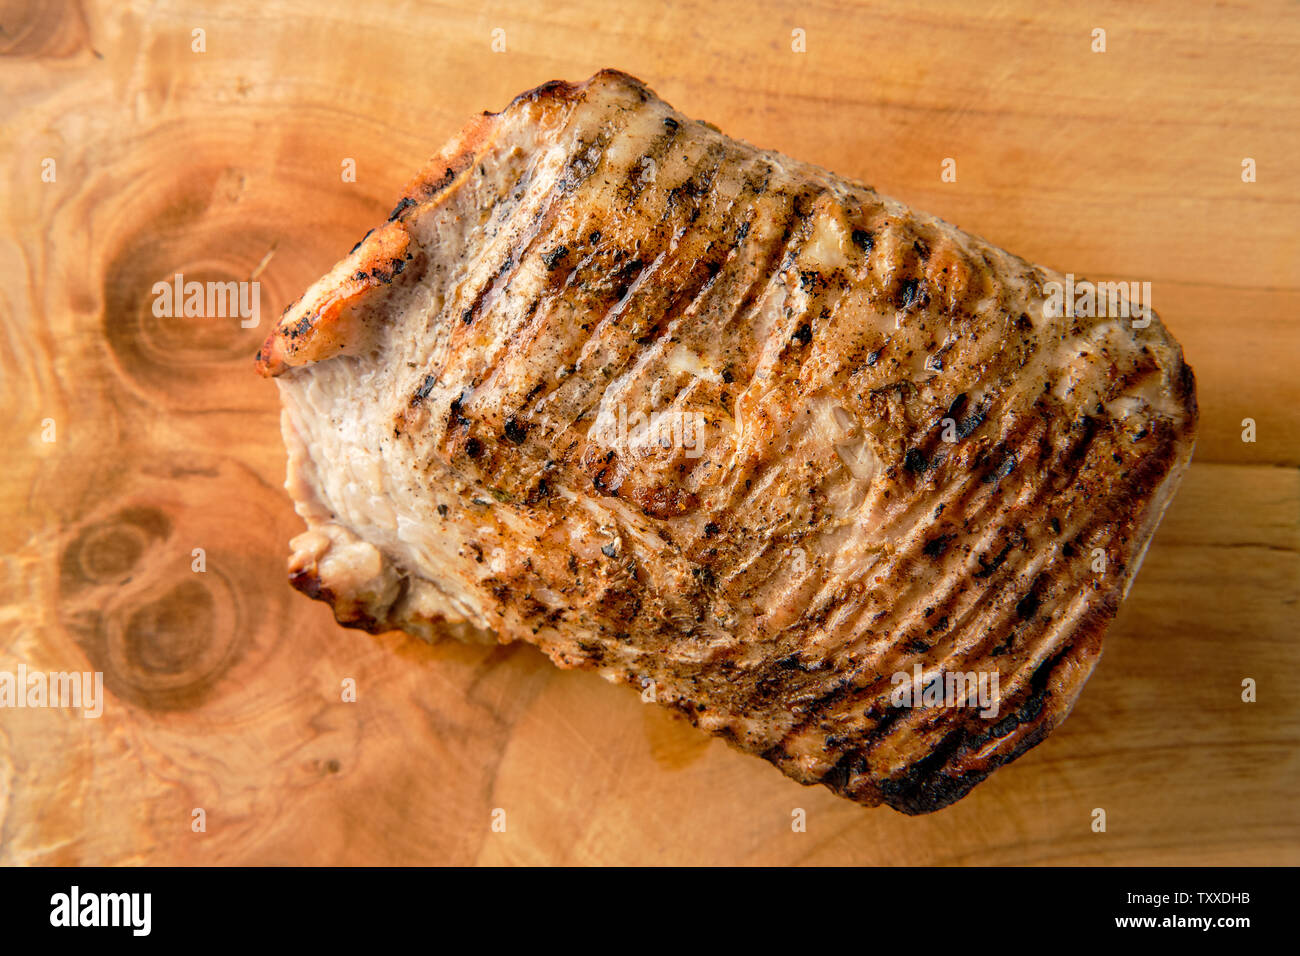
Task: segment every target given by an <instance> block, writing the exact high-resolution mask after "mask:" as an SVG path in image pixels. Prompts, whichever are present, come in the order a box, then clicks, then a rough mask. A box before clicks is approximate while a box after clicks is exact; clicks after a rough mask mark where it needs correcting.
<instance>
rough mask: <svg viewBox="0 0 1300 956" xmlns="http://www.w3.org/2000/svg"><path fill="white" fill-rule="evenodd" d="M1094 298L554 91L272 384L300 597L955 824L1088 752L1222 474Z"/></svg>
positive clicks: (444, 164)
mask: <svg viewBox="0 0 1300 956" xmlns="http://www.w3.org/2000/svg"><path fill="white" fill-rule="evenodd" d="M1065 282H1066V279H1065V277H1064V276H1062V275H1061V274H1059V273H1056V272H1053V271H1051V270H1049V269H1046V268H1043V267H1041V266H1035V265H1031V264H1029V263H1028V262H1025V261H1024V260H1022V259H1019V258H1016V257H1015V256H1012V255H1009V254H1007V253H1006V252H1003V251H1002V250H1000V249H997V248H995V247H993V246H991V245H989V244H988V243H987V242H984V241H982V240H980V239H978V238H976V237H974V236H972V235H969V234H968V233H965V232H962V231H960V230H958V229H956V228H954V227H953V226H951V225H949V224H947V223H945V222H943V221H941V220H939V219H936V218H934V217H932V216H928V215H924V214H921V213H919V212H916V211H914V210H912V209H909V208H907V207H906V206H903V205H902V204H900V203H898V202H895V201H892V200H890V199H887V198H885V197H882V196H880V195H878V194H877V193H876V192H874V191H873V190H872V189H871V188H869V187H867V186H864V185H861V184H859V183H856V182H852V181H849V180H845V179H842V178H841V177H839V176H836V175H833V174H831V173H829V172H827V171H825V170H823V169H820V168H818V167H815V166H811V165H808V164H805V163H801V162H797V161H795V160H792V159H789V158H787V157H785V156H782V155H780V154H777V153H773V152H768V151H764V150H760V149H755V148H754V147H752V146H750V145H748V144H746V143H743V142H738V141H736V140H733V139H730V138H728V137H726V136H724V135H723V134H722V133H720V132H718V130H717V129H715V128H714V127H713V126H710V125H708V124H706V123H701V122H696V121H693V120H691V119H688V118H687V117H686V116H683V115H682V114H680V113H678V112H676V111H675V110H673V109H672V108H671V107H669V106H668V105H667V104H666V103H664V102H663V101H662V100H660V99H658V98H657V97H656V96H655V95H654V94H653V93H652V92H651V91H650V90H648V89H647V88H646V87H645V86H644V85H643V84H642V83H641V82H639V81H638V80H636V79H634V78H632V77H630V76H627V75H625V74H622V73H617V72H613V71H605V72H602V73H600V74H598V75H596V76H594V77H592V78H591V79H590V80H588V81H587V82H586V83H582V84H580V85H576V86H575V85H570V84H567V83H560V82H555V83H548V84H546V85H544V86H541V87H539V88H537V89H535V90H532V91H530V92H528V93H524V94H523V95H521V96H519V97H518V98H517V99H516V100H515V101H514V102H513V103H511V104H510V106H509V107H507V108H506V109H505V110H504V111H503V112H501V113H497V114H486V113H485V114H483V115H482V116H481V117H479V118H478V119H476V120H474V121H473V122H472V123H470V125H469V126H468V127H467V128H466V129H465V130H464V131H463V132H461V133H460V135H459V136H458V137H457V138H456V139H455V140H453V141H452V142H451V143H450V144H449V145H448V146H446V147H445V148H444V149H443V151H442V152H441V153H440V154H439V155H438V156H437V157H435V158H434V159H433V161H432V162H431V163H430V164H429V165H428V167H427V168H426V169H425V170H424V172H423V173H422V174H421V175H420V176H418V177H417V178H416V179H415V180H414V182H413V183H412V184H411V185H410V187H409V188H408V189H407V191H406V194H405V195H404V196H403V197H402V198H401V201H400V202H398V203H397V206H396V208H395V209H394V210H393V212H392V215H390V216H389V217H388V220H387V222H385V223H384V224H383V225H381V226H379V227H378V228H376V229H374V230H372V231H371V232H370V233H368V234H367V235H366V237H365V238H364V239H363V240H362V241H361V242H360V243H359V244H358V245H357V246H356V247H355V248H354V249H353V250H352V252H351V253H350V254H349V255H348V256H347V257H346V258H345V259H343V261H341V262H340V263H339V264H338V265H336V266H335V267H334V268H333V269H332V270H331V271H330V272H329V274H328V275H326V276H325V277H324V278H322V279H321V280H319V281H318V282H317V283H316V284H314V285H313V286H312V287H311V288H310V289H309V290H308V291H307V293H306V294H305V295H304V296H303V297H302V299H301V300H299V301H298V302H296V303H295V304H293V305H292V306H291V307H290V308H289V309H287V310H286V312H285V314H284V316H283V317H282V318H281V319H280V320H279V322H278V324H277V326H276V328H275V329H274V331H273V332H272V333H271V335H270V336H269V338H268V339H267V340H266V343H265V345H264V346H263V347H262V349H261V351H260V352H259V354H258V358H257V367H258V369H259V371H260V372H261V373H262V374H263V375H266V376H274V377H276V382H277V384H278V385H279V388H280V393H281V397H282V400H283V418H282V425H283V432H284V439H285V443H286V445H287V446H288V453H289V477H288V481H287V484H286V487H287V488H288V490H289V492H290V493H291V495H292V496H293V498H294V500H295V502H296V504H297V510H298V513H299V514H300V515H301V516H302V518H303V519H304V520H305V521H306V523H307V525H308V528H309V530H308V531H307V532H306V533H304V534H302V535H300V536H299V537H297V538H295V539H294V541H293V542H292V550H293V554H292V557H291V559H290V574H291V579H292V582H293V584H294V585H295V586H296V587H298V588H299V589H301V590H303V591H305V592H306V593H307V594H309V595H311V596H312V597H315V598H319V599H322V600H325V601H328V602H329V603H330V604H332V605H333V608H334V613H335V615H336V617H337V619H338V620H339V622H340V623H342V624H345V625H348V626H352V627H361V628H365V629H367V630H370V631H373V632H378V631H383V630H388V629H401V630H404V631H407V632H409V633H411V634H415V635H419V636H421V637H424V638H428V639H433V638H435V637H438V636H441V635H445V634H453V635H455V636H458V637H461V638H464V639H469V640H476V639H477V640H495V641H501V642H511V641H516V640H522V641H527V642H528V643H530V644H533V645H536V646H537V647H538V648H540V649H541V650H542V651H544V652H545V653H546V654H547V655H548V656H549V657H550V658H551V659H552V660H553V661H555V663H556V664H558V665H559V666H561V667H565V668H579V667H580V668H586V669H591V670H595V671H596V672H598V673H599V674H601V675H602V676H604V677H606V678H607V679H609V680H611V681H615V682H618V683H625V684H630V685H632V686H634V687H636V688H641V689H643V690H644V691H646V695H647V696H650V695H653V697H654V699H656V700H657V701H658V702H659V703H662V704H666V705H668V706H670V707H673V708H676V709H677V710H678V711H680V712H681V713H682V714H684V715H686V717H687V718H688V719H689V720H690V721H691V722H692V723H693V724H695V725H696V726H698V727H699V728H701V729H702V730H705V731H707V732H709V733H712V734H716V735H718V736H720V737H722V738H724V739H726V740H728V741H729V742H731V743H732V744H734V745H735V746H737V747H739V748H741V749H743V750H745V751H748V752H750V753H753V754H757V755H759V756H761V757H763V758H765V759H767V760H769V761H771V762H772V763H774V764H775V765H776V766H778V767H779V768H780V769H781V770H782V771H783V772H784V773H786V774H787V775H789V776H790V777H793V778H794V779H795V780H798V781H799V782H801V783H805V784H811V783H822V784H825V785H826V786H828V787H830V788H831V789H832V790H834V791H835V792H837V793H839V794H841V795H843V796H845V797H848V798H850V799H852V800H856V801H858V802H859V803H862V804H866V805H877V804H880V803H882V802H883V803H886V804H888V805H890V806H892V807H894V808H895V809H898V810H901V811H903V812H905V813H923V812H928V811H932V810H935V809H938V808H940V807H943V806H946V805H948V804H950V803H952V802H953V801H954V800H956V799H958V798H960V797H962V796H963V795H965V794H966V793H967V791H969V790H970V789H971V788H972V787H973V786H974V785H975V784H977V783H978V782H979V781H981V780H983V779H984V778H985V777H986V776H988V774H989V773H990V772H992V771H993V770H994V769H995V768H997V767H998V766H1000V765H1002V764H1004V763H1006V762H1008V761H1010V760H1013V759H1014V758H1015V757H1017V756H1018V755H1020V754H1022V753H1024V752H1025V751H1026V750H1028V749H1029V748H1030V747H1032V746H1034V745H1035V744H1037V743H1038V742H1040V741H1041V740H1043V738H1044V737H1045V736H1046V735H1047V733H1048V732H1049V731H1050V730H1051V729H1052V728H1053V727H1055V726H1056V725H1057V724H1059V723H1060V722H1061V721H1062V720H1063V719H1064V718H1065V717H1066V715H1067V714H1068V713H1069V711H1070V708H1071V706H1072V704H1073V703H1074V701H1075V699H1076V697H1077V696H1078V694H1079V692H1080V690H1081V688H1082V687H1083V684H1084V682H1085V681H1086V680H1087V679H1088V676H1089V674H1090V672H1091V671H1092V669H1093V666H1094V665H1095V664H1096V662H1097V658H1098V655H1099V654H1100V652H1101V642H1102V635H1103V632H1104V631H1105V629H1106V627H1107V624H1108V623H1109V621H1110V620H1111V619H1112V618H1113V617H1114V615H1115V612H1116V609H1117V607H1118V606H1119V603H1120V601H1121V600H1122V599H1123V597H1124V596H1125V594H1126V593H1127V590H1128V588H1129V585H1130V584H1131V582H1132V580H1133V576H1134V574H1135V573H1136V572H1137V569H1138V565H1139V563H1140V562H1141V559H1142V555H1143V553H1144V551H1145V549H1146V547H1147V544H1148V542H1149V541H1150V539H1151V536H1152V533H1153V532H1154V530H1155V527H1156V525H1157V523H1158V522H1159V520H1160V516H1161V514H1162V512H1163V510H1164V508H1165V506H1166V505H1167V504H1168V503H1169V500H1170V497H1171V496H1172V494H1173V492H1174V489H1175V486H1176V484H1177V482H1178V480H1179V478H1180V477H1181V474H1182V472H1183V471H1184V469H1185V467H1186V465H1187V463H1188V460H1189V458H1190V456H1191V452H1192V445H1193V441H1194V435H1195V428H1196V400H1195V391H1194V384H1193V378H1192V372H1191V370H1190V369H1189V368H1188V366H1187V365H1186V364H1185V363H1184V362H1183V357H1182V353H1181V350H1180V348H1179V346H1178V344H1177V343H1176V342H1175V341H1174V340H1173V339H1172V338H1171V337H1170V336H1169V335H1168V333H1167V332H1166V331H1165V330H1164V328H1163V327H1162V325H1161V323H1160V321H1159V319H1158V318H1157V317H1155V316H1154V314H1153V313H1150V312H1149V310H1148V311H1146V312H1145V313H1142V312H1139V315H1138V316H1137V317H1130V318H1123V317H1116V316H1115V315H1113V314H1111V315H1106V316H1101V317H1097V316H1094V315H1093V314H1092V313H1094V312H1100V311H1113V310H1105V309H1103V308H1098V307H1097V306H1105V305H1106V304H1108V303H1106V301H1105V299H1104V296H1103V297H1102V299H1101V300H1100V301H1098V302H1094V304H1093V307H1091V308H1090V307H1088V306H1087V305H1086V304H1085V305H1084V306H1083V307H1082V308H1080V309H1078V310H1075V309H1072V308H1071V306H1072V305H1074V304H1075V303H1074V302H1073V301H1066V302H1065V303H1064V304H1065V308H1061V307H1060V306H1061V298H1062V297H1061V295H1060V293H1059V289H1060V286H1054V285H1053V283H1061V284H1062V285H1064V283H1065ZM1054 296H1055V297H1056V300H1055V301H1054V300H1053V297H1054ZM1109 304H1110V305H1111V306H1114V305H1115V302H1114V300H1113V296H1112V301H1111V302H1110V303H1109ZM1071 312H1076V314H1073V315H1071V314H1070V313H1071ZM1078 312H1087V313H1089V314H1088V315H1081V314H1077V313H1078ZM954 675H955V676H956V677H957V680H954V679H953V678H954ZM954 686H956V688H957V693H956V694H954V693H953V689H954ZM913 692H915V693H913ZM932 692H933V693H932Z"/></svg>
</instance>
